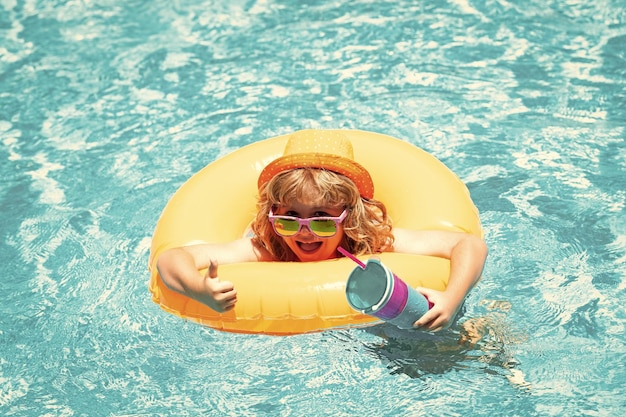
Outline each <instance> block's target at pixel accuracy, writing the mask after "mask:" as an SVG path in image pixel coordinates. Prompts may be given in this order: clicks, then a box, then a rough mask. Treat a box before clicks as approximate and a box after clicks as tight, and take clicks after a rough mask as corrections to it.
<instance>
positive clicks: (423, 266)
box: [149, 130, 482, 335]
mask: <svg viewBox="0 0 626 417" xmlns="http://www.w3.org/2000/svg"><path fill="white" fill-rule="evenodd" d="M341 132H342V133H343V134H345V135H346V136H347V137H348V138H349V139H350V140H351V142H352V145H353V147H354V157H355V160H356V161H357V162H359V163H360V164H362V165H363V166H364V167H365V168H366V169H367V170H368V171H369V172H370V174H371V176H372V178H373V180H374V187H375V198H376V199H378V200H380V201H383V202H384V203H385V204H386V206H387V209H388V212H389V215H390V216H391V218H392V219H393V223H394V227H399V228H407V229H440V230H452V231H463V232H469V233H473V234H475V235H477V236H481V237H482V229H481V225H480V220H479V218H478V211H477V210H476V207H475V206H474V204H473V203H472V200H471V198H470V196H469V192H468V190H467V188H466V186H465V185H464V184H463V183H462V182H461V180H460V179H459V178H458V177H457V176H456V175H455V174H454V173H452V172H451V171H450V170H449V169H448V168H447V167H446V166H445V165H443V164H442V163H441V162H440V161H439V160H437V159H436V158H435V157H433V156H432V155H430V154H428V153H426V152H425V151H423V150H421V149H419V148H417V147H416V146H414V145H412V144H410V143H407V142H404V141H401V140H399V139H395V138H392V137H390V136H386V135H381V134H377V133H371V132H365V131H357V130H342V131H341ZM287 138H288V135H285V136H280V137H275V138H271V139H267V140H263V141H260V142H256V143H253V144H251V145H248V146H245V147H243V148H241V149H238V150H236V151H234V152H232V153H231V154H229V155H226V156H225V157H223V158H220V159H218V160H216V161H214V162H212V163H211V164H209V165H207V166H206V167H205V168H203V169H202V170H201V171H200V172H198V173H196V174H195V175H193V176H192V177H191V178H190V179H189V180H188V181H187V182H186V183H185V184H183V185H182V186H181V187H180V189H179V190H178V191H177V192H176V193H175V194H174V196H173V197H172V198H171V200H170V201H169V202H168V204H167V205H166V207H165V209H164V210H163V213H162V214H161V218H160V219H159V221H158V223H157V225H156V229H155V231H154V235H153V239H152V246H151V249H150V261H149V266H150V270H151V277H150V291H151V293H152V299H153V301H154V302H155V303H157V304H159V305H160V306H161V307H162V308H163V309H164V310H165V311H167V312H169V313H172V314H175V315H178V316H180V317H182V318H186V319H190V320H193V321H196V322H198V323H200V324H202V325H205V326H209V327H212V328H215V329H219V330H224V331H229V332H238V333H264V334H273V335H290V334H298V333H307V332H315V331H321V330H324V329H328V328H333V327H347V326H363V325H367V324H371V323H375V322H377V319H376V318H374V317H370V316H366V315H363V314H361V313H358V312H356V311H354V310H353V309H352V308H350V306H349V304H348V302H347V300H346V296H345V283H346V280H347V277H348V275H349V273H350V271H352V269H353V268H354V267H355V264H354V263H353V262H352V261H351V260H349V259H347V258H342V259H335V260H328V261H322V262H306V263H300V262H252V263H242V264H232V265H220V267H219V276H220V279H222V280H227V281H232V282H233V283H234V285H235V288H236V289H237V299H238V301H237V304H236V306H235V309H234V310H232V311H229V312H227V313H224V314H219V313H216V312H215V311H213V310H211V309H210V308H208V307H206V306H205V305H203V304H201V303H198V302H196V301H194V300H191V299H189V298H187V297H185V296H183V295H181V294H179V293H176V292H174V291H172V290H170V289H169V288H168V287H167V286H166V285H165V284H164V283H163V281H162V280H161V278H160V277H159V275H158V273H157V269H156V260H157V259H158V257H159V255H160V254H161V253H162V252H163V251H165V250H166V249H169V248H172V247H177V246H184V245H187V244H190V243H192V242H197V241H204V242H228V241H231V240H235V239H238V238H240V237H241V236H242V234H243V232H244V231H245V229H246V227H247V226H248V224H249V223H250V221H251V220H252V218H253V216H254V213H255V205H256V197H257V188H256V186H257V178H258V176H259V173H260V172H261V170H262V169H263V167H265V165H267V164H268V163H269V162H271V161H272V160H273V159H275V158H277V157H279V156H281V155H282V153H283V149H284V147H285V143H286V141H287ZM364 259H367V257H364ZM381 260H382V262H383V263H385V265H387V266H389V267H390V268H391V269H392V270H393V271H394V272H395V273H396V275H398V276H399V277H401V278H402V279H403V280H404V281H406V282H407V283H409V284H410V285H411V286H413V287H417V286H423V287H429V288H433V289H438V290H443V289H445V287H446V284H447V280H448V274H449V261H448V260H446V259H441V258H434V257H424V256H415V255H406V254H397V253H384V254H382V255H381Z"/></svg>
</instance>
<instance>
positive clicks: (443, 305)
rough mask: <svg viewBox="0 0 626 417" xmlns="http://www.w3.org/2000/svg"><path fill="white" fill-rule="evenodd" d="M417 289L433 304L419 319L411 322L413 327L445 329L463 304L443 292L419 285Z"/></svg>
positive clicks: (434, 330)
mask: <svg viewBox="0 0 626 417" xmlns="http://www.w3.org/2000/svg"><path fill="white" fill-rule="evenodd" d="M417 291H419V292H420V293H422V294H423V295H424V296H425V297H426V298H427V299H428V301H430V302H431V303H432V304H433V306H432V308H431V309H430V310H428V311H427V312H426V313H425V314H424V315H423V316H422V317H420V318H419V320H417V321H416V322H415V323H413V327H414V328H420V329H423V330H428V331H431V332H437V331H439V330H442V329H445V328H446V327H448V326H449V325H450V324H451V322H452V320H454V317H455V316H456V313H457V312H458V310H459V308H460V307H461V304H463V302H462V300H461V303H460V304H458V303H457V302H456V301H455V300H452V299H450V297H448V296H447V294H446V293H445V292H441V291H436V290H432V289H430V288H421V287H420V288H417Z"/></svg>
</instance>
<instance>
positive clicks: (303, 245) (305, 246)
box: [297, 242, 322, 252]
mask: <svg viewBox="0 0 626 417" xmlns="http://www.w3.org/2000/svg"><path fill="white" fill-rule="evenodd" d="M297 243H298V247H299V248H300V249H301V250H302V251H303V252H315V251H316V250H318V249H319V248H320V247H321V246H322V242H297Z"/></svg>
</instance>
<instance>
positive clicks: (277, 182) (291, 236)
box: [157, 130, 487, 331]
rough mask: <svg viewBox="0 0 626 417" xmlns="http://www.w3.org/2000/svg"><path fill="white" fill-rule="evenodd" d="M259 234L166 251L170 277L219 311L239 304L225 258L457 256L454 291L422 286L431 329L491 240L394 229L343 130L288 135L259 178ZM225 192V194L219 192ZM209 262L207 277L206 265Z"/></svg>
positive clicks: (445, 316)
mask: <svg viewBox="0 0 626 417" xmlns="http://www.w3.org/2000/svg"><path fill="white" fill-rule="evenodd" d="M258 188H259V200H258V204H257V209H258V210H257V215H256V218H255V219H254V221H253V222H252V224H251V232H252V233H251V236H250V237H244V238H241V239H238V240H236V241H233V242H228V243H222V244H210V243H207V244H199V245H192V246H185V247H180V248H174V249H170V250H168V251H166V252H164V253H163V254H161V256H160V257H159V259H158V261H157V268H158V271H159V274H160V276H161V278H162V279H163V282H164V283H165V284H166V285H167V286H168V287H170V288H171V289H172V290H174V291H177V292H179V293H182V294H184V295H186V296H188V297H190V298H193V299H195V300H197V301H199V302H201V303H204V304H206V305H207V306H209V307H210V308H212V309H213V310H215V311H218V312H224V311H228V310H230V309H232V308H234V306H235V303H236V302H237V291H236V289H235V288H234V286H233V284H232V283H231V282H227V281H220V280H219V279H218V264H220V263H221V264H226V263H238V262H254V261H300V262H311V261H322V260H326V259H332V258H336V257H339V256H340V254H339V253H338V252H337V248H338V247H339V246H341V247H343V248H344V249H347V250H348V251H350V252H351V253H353V254H355V255H362V254H376V253H381V252H402V253H410V254H416V255H426V256H437V257H443V258H447V259H450V277H449V281H448V286H447V288H446V290H445V291H443V292H441V291H435V290H431V289H427V288H418V290H419V291H420V292H421V293H423V294H424V295H425V296H426V297H427V298H428V299H429V301H430V302H431V303H433V304H434V305H433V307H432V308H431V309H430V310H429V311H428V312H427V313H426V314H424V315H423V316H422V317H421V318H420V319H419V320H418V321H416V322H415V327H418V328H423V329H426V330H429V331H437V330H440V329H442V328H444V327H446V326H448V325H449V324H450V322H451V321H452V320H453V319H454V317H455V315H456V313H457V312H458V310H459V309H460V307H461V305H462V304H463V300H464V299H465V296H466V295H467V293H468V292H469V291H470V289H471V288H472V287H473V286H474V285H475V284H476V282H477V281H478V279H479V278H480V274H481V272H482V268H483V265H484V262H485V258H486V256H487V248H486V245H485V243H484V242H483V240H482V239H480V238H478V237H476V236H474V235H471V234H467V233H460V232H448V231H434V230H433V231H418V230H406V229H398V228H392V224H391V220H390V219H389V218H388V216H387V212H386V209H385V205H384V204H383V203H381V202H379V201H377V200H374V199H373V195H374V185H373V181H372V179H371V177H370V175H369V173H368V172H367V170H366V169H365V168H363V167H362V166H361V165H360V164H358V163H357V162H356V161H354V158H353V151H352V144H351V143H350V141H349V140H348V139H347V138H346V137H345V136H343V135H342V134H341V133H339V132H330V131H323V130H304V131H299V132H296V133H294V134H293V135H292V136H291V137H290V138H289V140H288V142H287V145H286V147H285V152H284V154H283V156H282V157H279V158H277V159H276V160H274V161H272V162H271V163H270V164H269V165H267V166H266V167H265V168H264V169H263V171H262V172H261V174H260V176H259V180H258ZM217 198H222V197H221V196H217ZM204 268H208V270H207V273H206V275H205V276H204V277H203V276H202V275H201V274H200V273H199V272H198V271H199V270H201V269H204Z"/></svg>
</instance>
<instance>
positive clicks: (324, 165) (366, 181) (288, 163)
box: [258, 153, 374, 199]
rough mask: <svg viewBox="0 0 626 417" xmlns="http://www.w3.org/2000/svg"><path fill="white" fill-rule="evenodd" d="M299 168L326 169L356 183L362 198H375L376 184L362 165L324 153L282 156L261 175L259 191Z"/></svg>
mask: <svg viewBox="0 0 626 417" xmlns="http://www.w3.org/2000/svg"><path fill="white" fill-rule="evenodd" d="M297 168H318V169H326V170H328V171H333V172H336V173H338V174H341V175H345V176H346V177H348V178H350V179H351V180H352V182H354V184H355V185H356V187H357V188H358V190H359V193H360V194H361V197H365V198H367V199H371V198H373V197H374V182H373V181H372V177H371V176H370V174H369V172H367V170H366V169H365V168H364V167H363V166H362V165H361V164H359V163H358V162H355V161H353V160H351V159H348V158H344V157H342V156H337V155H332V154H324V153H298V154H293V155H286V156H281V157H279V158H277V159H275V160H273V161H272V162H270V163H269V164H268V165H267V166H266V167H265V168H264V169H263V171H261V174H260V175H259V180H258V187H259V189H260V188H261V187H262V186H263V185H265V184H266V183H267V182H268V181H269V180H270V179H272V178H273V177H274V176H276V175H278V174H280V173H281V172H284V171H288V170H290V169H297Z"/></svg>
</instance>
